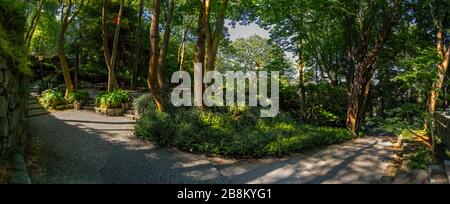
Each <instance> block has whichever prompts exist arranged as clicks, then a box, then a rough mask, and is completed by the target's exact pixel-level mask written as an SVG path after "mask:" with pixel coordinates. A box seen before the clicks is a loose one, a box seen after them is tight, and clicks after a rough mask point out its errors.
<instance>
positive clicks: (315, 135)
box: [135, 107, 352, 157]
mask: <svg viewBox="0 0 450 204" xmlns="http://www.w3.org/2000/svg"><path fill="white" fill-rule="evenodd" d="M135 134H136V135H137V136H138V137H140V138H144V139H148V140H150V141H152V142H154V143H156V144H157V145H159V146H164V147H178V148H179V149H181V150H185V151H191V152H202V153H207V154H218V155H225V156H254V157H262V156H282V155H286V154H289V153H292V152H298V151H303V150H306V149H309V148H312V147H318V146H322V145H329V144H334V143H340V142H344V141H346V140H349V139H351V138H352V135H351V134H350V133H349V132H348V131H347V130H345V129H339V128H329V127H318V126H312V125H305V124H301V123H299V122H297V121H296V120H295V119H293V118H292V117H291V116H290V115H289V114H280V115H278V116H277V117H276V118H261V117H259V111H258V109H257V108H245V107H244V108H243V107H231V108H228V109H227V108H214V109H209V110H204V111H198V110H197V109H176V110H173V111H172V112H170V113H159V112H156V111H146V112H144V114H143V115H142V117H141V119H139V120H138V121H137V124H136V128H135Z"/></svg>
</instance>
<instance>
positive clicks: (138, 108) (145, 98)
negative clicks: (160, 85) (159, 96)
mask: <svg viewBox="0 0 450 204" xmlns="http://www.w3.org/2000/svg"><path fill="white" fill-rule="evenodd" d="M133 107H134V110H135V112H136V114H137V115H142V114H144V113H145V112H147V111H152V110H155V109H156V108H155V105H154V102H153V98H152V95H151V94H144V95H142V96H140V97H138V98H137V99H135V100H134V101H133Z"/></svg>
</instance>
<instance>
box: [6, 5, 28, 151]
mask: <svg viewBox="0 0 450 204" xmlns="http://www.w3.org/2000/svg"><path fill="white" fill-rule="evenodd" d="M24 9H25V7H24V4H23V1H13V0H0V158H3V157H5V156H6V155H9V154H8V153H13V152H16V151H20V150H22V149H23V144H24V143H25V136H26V133H27V128H26V127H27V124H26V121H27V115H26V114H27V109H26V107H27V105H28V102H27V99H28V84H27V83H26V79H27V78H28V77H27V76H29V73H31V72H30V71H29V68H28V65H27V54H26V53H27V52H26V51H25V46H24V37H23V36H24V31H25V22H26V18H25V16H24V13H25V12H24Z"/></svg>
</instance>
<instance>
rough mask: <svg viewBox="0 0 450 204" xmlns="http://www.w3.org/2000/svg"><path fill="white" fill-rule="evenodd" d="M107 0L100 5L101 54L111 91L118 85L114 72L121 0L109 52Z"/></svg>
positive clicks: (121, 7)
mask: <svg viewBox="0 0 450 204" xmlns="http://www.w3.org/2000/svg"><path fill="white" fill-rule="evenodd" d="M108 3H109V0H103V5H102V33H103V54H104V56H105V61H106V66H107V68H108V88H107V89H108V92H110V91H113V90H114V89H116V88H117V87H119V85H118V84H117V79H116V74H115V64H116V56H117V45H118V43H119V34H120V19H121V16H122V12H123V3H124V2H123V0H121V1H120V9H119V14H118V17H117V18H118V21H117V26H116V30H115V33H114V42H113V51H112V54H110V50H109V40H108V15H107V5H108Z"/></svg>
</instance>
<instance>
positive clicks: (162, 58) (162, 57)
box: [158, 0, 174, 91]
mask: <svg viewBox="0 0 450 204" xmlns="http://www.w3.org/2000/svg"><path fill="white" fill-rule="evenodd" d="M167 9H168V12H167V16H166V24H165V27H164V35H163V42H162V46H161V49H160V52H159V59H158V66H159V68H158V85H159V87H160V89H161V90H162V91H164V89H165V81H164V70H165V69H166V60H167V50H168V49H169V41H170V34H171V31H172V26H171V24H172V18H173V10H174V0H169V5H168V8H167Z"/></svg>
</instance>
